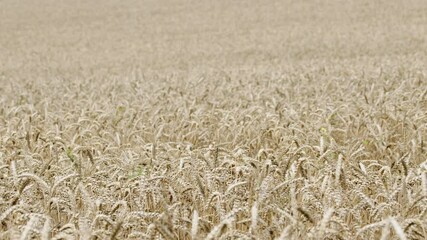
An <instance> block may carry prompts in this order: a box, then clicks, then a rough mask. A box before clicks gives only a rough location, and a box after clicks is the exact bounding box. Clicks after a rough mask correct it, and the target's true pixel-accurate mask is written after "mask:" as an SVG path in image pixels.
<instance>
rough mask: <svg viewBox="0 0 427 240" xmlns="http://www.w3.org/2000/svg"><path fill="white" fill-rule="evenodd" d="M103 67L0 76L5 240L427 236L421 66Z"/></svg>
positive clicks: (0, 203)
mask: <svg viewBox="0 0 427 240" xmlns="http://www.w3.org/2000/svg"><path fill="white" fill-rule="evenodd" d="M340 74H341V77H340V78H334V77H333V76H339V75H340ZM349 79H352V80H351V81H349ZM373 79H375V80H376V81H373ZM100 81H101V80H99V81H96V80H91V81H85V80H75V81H70V82H68V83H66V82H63V81H60V80H56V81H55V80H52V81H51V82H49V83H46V82H45V83H43V84H34V83H32V82H31V81H29V82H25V81H22V82H20V83H14V84H12V83H11V84H10V85H7V86H4V88H3V89H2V92H3V94H4V96H5V98H3V100H2V101H3V102H2V107H1V114H0V116H1V119H0V121H1V125H0V126H1V127H0V134H1V146H0V152H1V156H0V192H1V198H0V212H1V215H0V232H1V235H0V238H1V239H30V238H32V237H36V238H41V239H75V238H80V239H125V238H126V239H303V238H312V239H355V238H359V239H374V238H375V239H377V238H380V237H381V239H390V238H391V237H398V238H400V239H425V238H426V237H427V230H426V226H427V220H426V219H427V162H426V151H427V149H426V148H427V147H426V146H425V144H426V143H425V141H426V132H427V124H426V123H427V119H426V118H427V115H426V112H427V94H426V93H427V89H426V87H425V86H427V82H426V78H425V72H423V71H422V70H420V69H409V68H399V69H396V68H388V69H382V70H381V69H380V70H379V71H372V72H371V73H370V74H366V73H363V74H362V75H357V72H356V73H355V72H350V71H349V72H345V70H342V69H341V70H334V69H327V68H312V69H310V67H308V66H305V67H301V68H295V69H288V70H287V71H282V72H275V73H272V72H270V71H265V72H264V73H262V71H257V72H250V71H249V72H248V71H246V72H245V71H237V72H233V71H229V72H215V71H212V72H210V73H208V74H204V75H197V74H194V75H193V77H192V78H191V79H189V77H188V76H180V75H173V74H172V75H167V76H157V75H155V74H151V75H149V74H148V75H145V74H144V73H141V71H140V70H138V69H135V70H133V71H132V72H131V73H129V75H128V77H127V78H126V80H123V79H120V80H117V79H116V80H115V79H114V78H112V79H108V81H106V80H105V79H102V82H100ZM317 81H322V84H321V85H319V84H316V82H317ZM46 89H50V90H49V92H46ZM17 92H19V93H20V94H15V93H17Z"/></svg>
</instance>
